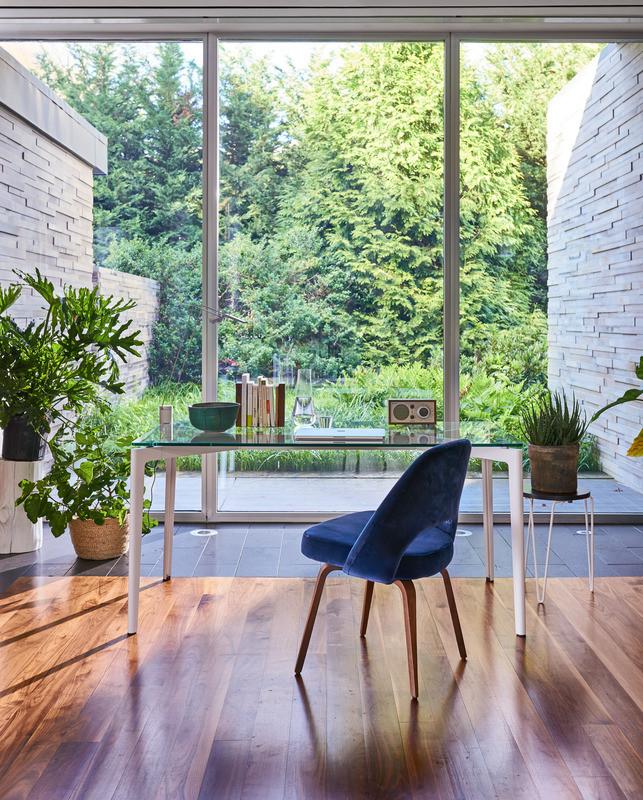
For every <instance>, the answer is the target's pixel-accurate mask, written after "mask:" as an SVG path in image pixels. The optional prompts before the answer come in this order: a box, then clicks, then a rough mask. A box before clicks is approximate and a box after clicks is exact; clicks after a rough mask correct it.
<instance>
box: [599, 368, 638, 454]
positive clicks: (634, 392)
mask: <svg viewBox="0 0 643 800" xmlns="http://www.w3.org/2000/svg"><path fill="white" fill-rule="evenodd" d="M634 373H635V374H636V377H637V378H639V379H640V380H642V381H643V356H641V357H640V359H639V363H638V364H637V365H636V367H634ZM641 397H643V389H627V390H626V391H625V392H624V393H623V394H622V395H621V396H620V397H619V398H618V399H617V400H614V401H613V402H611V403H608V404H607V405H605V406H603V407H602V408H599V409H598V411H597V412H596V413H595V414H594V416H593V417H592V418H591V420H590V424H591V423H592V422H594V421H595V420H597V419H598V418H599V417H600V416H601V414H603V413H604V412H605V411H607V410H608V409H609V408H614V406H620V405H622V404H623V403H631V402H633V401H634V400H639V399H640V398H641ZM627 455H628V456H643V428H641V430H640V432H639V433H638V435H637V436H636V437H635V439H634V441H633V442H632V444H631V445H630V448H629V450H628V451H627Z"/></svg>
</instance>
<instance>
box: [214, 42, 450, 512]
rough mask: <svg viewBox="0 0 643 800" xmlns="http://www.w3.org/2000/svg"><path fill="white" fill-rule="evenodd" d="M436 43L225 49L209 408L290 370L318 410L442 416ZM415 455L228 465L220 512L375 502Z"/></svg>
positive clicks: (323, 455)
mask: <svg viewBox="0 0 643 800" xmlns="http://www.w3.org/2000/svg"><path fill="white" fill-rule="evenodd" d="M443 60H444V48H443V45H442V44H441V43H439V44H438V43H431V42H423V43H418V42H387V43H356V42H344V43H325V44H320V43H314V42H308V43H306V42H297V43H296V44H293V43H282V44H279V43H272V42H261V43H227V42H226V43H223V44H221V45H220V47H219V81H220V85H219V102H220V112H219V113H220V118H219V133H220V204H219V209H220V216H219V223H220V241H219V291H220V298H221V304H222V306H223V307H224V308H225V310H226V311H228V312H229V313H230V314H231V315H233V316H234V317H235V319H229V318H228V319H226V320H224V322H222V324H221V325H220V329H219V365H218V367H219V396H220V397H221V398H232V397H233V393H234V382H235V381H236V380H238V379H239V377H240V375H241V374H242V373H244V372H246V373H249V375H250V376H251V378H253V379H256V378H257V377H258V376H265V377H267V378H273V377H274V378H276V379H280V378H282V379H283V380H284V381H285V383H286V415H287V417H290V414H291V411H292V408H293V404H294V388H293V385H292V384H293V380H294V379H295V377H296V373H297V370H298V369H300V368H301V369H310V370H312V374H313V380H314V390H313V396H314V404H315V410H316V413H317V415H318V416H319V415H324V416H327V417H332V420H333V424H334V425H338V426H347V425H350V424H351V423H356V424H362V425H363V424H370V425H378V424H382V423H383V422H384V420H385V414H386V411H385V403H386V399H387V398H390V397H399V396H402V397H409V396H410V397H413V396H416V397H430V398H434V399H436V400H437V402H438V415H439V416H440V417H441V414H442V340H443V290H442V282H443V263H442V261H443V255H442V241H443V98H444V94H443V83H444V67H443ZM409 457H410V454H388V455H387V454H384V453H377V452H368V453H365V452H344V453H339V452H338V453H329V452H315V451H309V452H306V453H303V452H297V453H283V452H282V453H266V452H253V453H242V454H236V455H235V456H234V457H231V456H229V455H227V456H222V457H221V459H220V469H219V487H218V489H219V491H218V508H219V510H222V511H317V512H335V511H349V510H353V509H357V508H364V507H369V506H373V505H376V504H377V503H379V501H380V500H381V499H382V497H383V496H384V494H385V492H386V491H387V489H388V488H389V487H390V485H391V484H392V482H393V481H394V480H395V477H396V476H397V475H399V473H400V470H401V469H402V468H403V467H404V466H405V464H406V463H407V462H408V459H409Z"/></svg>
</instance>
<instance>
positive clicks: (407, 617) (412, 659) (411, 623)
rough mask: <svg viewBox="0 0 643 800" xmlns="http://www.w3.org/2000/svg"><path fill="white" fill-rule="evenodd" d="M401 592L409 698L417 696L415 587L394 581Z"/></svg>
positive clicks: (407, 583) (409, 582)
mask: <svg viewBox="0 0 643 800" xmlns="http://www.w3.org/2000/svg"><path fill="white" fill-rule="evenodd" d="M395 585H396V586H399V588H400V591H401V592H402V602H403V605H404V628H405V630H406V653H407V657H408V663H409V684H410V687H411V697H413V698H414V699H417V696H418V639H417V614H416V599H415V586H414V585H413V581H395Z"/></svg>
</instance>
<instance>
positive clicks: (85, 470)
mask: <svg viewBox="0 0 643 800" xmlns="http://www.w3.org/2000/svg"><path fill="white" fill-rule="evenodd" d="M130 445H131V440H129V439H121V440H119V441H118V442H116V443H115V444H110V443H109V442H108V440H107V431H106V427H105V421H104V419H103V418H102V417H101V416H97V415H85V416H83V417H82V419H80V420H79V421H78V423H77V425H76V427H75V429H74V430H73V431H70V430H67V429H65V431H64V435H63V434H61V433H60V432H59V433H57V434H56V435H55V436H54V438H53V440H52V453H53V456H54V460H53V465H52V467H51V470H50V471H49V473H48V474H47V475H45V476H44V477H43V478H41V479H40V480H38V481H29V480H23V481H21V482H20V489H21V490H22V493H21V495H20V497H19V498H18V499H17V501H16V504H17V505H23V506H24V509H25V512H26V514H27V517H28V518H29V519H30V520H31V521H32V522H36V521H37V520H38V519H41V518H42V519H45V520H46V521H47V522H48V523H49V525H50V526H51V532H52V533H53V535H54V536H60V535H61V534H62V533H64V531H65V529H66V527H67V525H68V524H69V523H70V522H71V520H73V519H81V520H93V521H94V522H95V523H97V524H98V525H102V524H103V523H104V522H105V520H106V519H117V520H118V521H119V523H120V524H121V525H122V524H123V523H124V521H125V517H126V516H127V513H128V510H129V498H130V493H129V488H128V479H129V476H130V459H129V450H128V448H129V446H130ZM146 472H147V474H148V475H151V474H152V473H153V468H152V466H151V465H148V466H147V467H146ZM151 502H152V501H151V500H149V499H146V500H145V501H144V503H143V509H144V510H143V533H148V532H149V531H150V530H151V528H152V527H154V525H156V522H155V521H154V520H153V519H152V518H151V517H150V513H149V509H150V506H151Z"/></svg>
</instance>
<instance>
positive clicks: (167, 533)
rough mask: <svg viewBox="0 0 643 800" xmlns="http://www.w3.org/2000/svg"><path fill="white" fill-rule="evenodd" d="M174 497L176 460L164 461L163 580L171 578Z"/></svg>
mask: <svg viewBox="0 0 643 800" xmlns="http://www.w3.org/2000/svg"><path fill="white" fill-rule="evenodd" d="M175 497H176V459H175V458H166V459H165V515H164V517H163V580H164V581H169V580H170V578H171V577H172V545H173V543H174V499H175Z"/></svg>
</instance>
